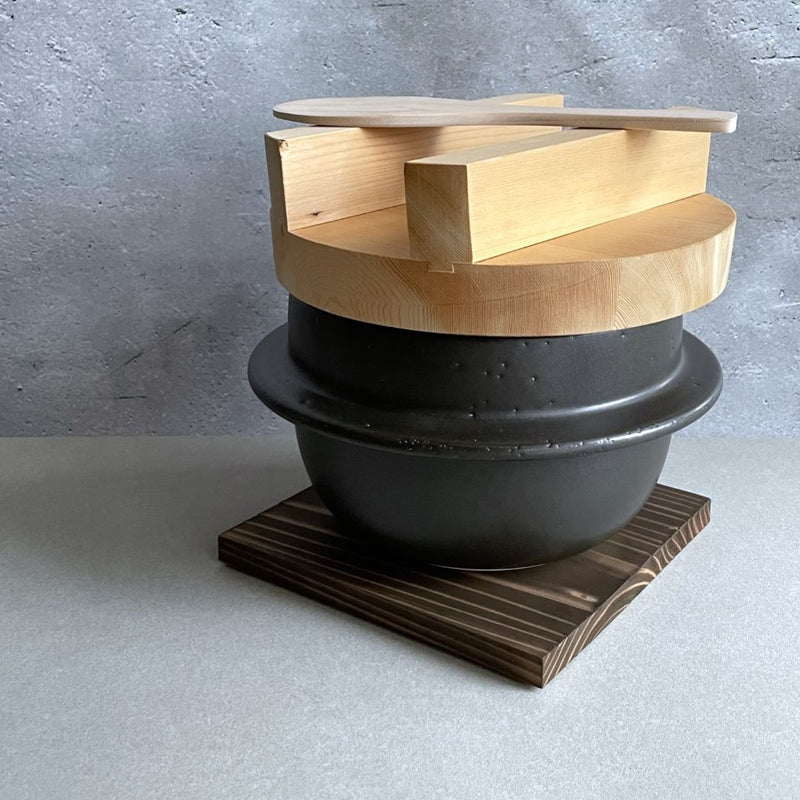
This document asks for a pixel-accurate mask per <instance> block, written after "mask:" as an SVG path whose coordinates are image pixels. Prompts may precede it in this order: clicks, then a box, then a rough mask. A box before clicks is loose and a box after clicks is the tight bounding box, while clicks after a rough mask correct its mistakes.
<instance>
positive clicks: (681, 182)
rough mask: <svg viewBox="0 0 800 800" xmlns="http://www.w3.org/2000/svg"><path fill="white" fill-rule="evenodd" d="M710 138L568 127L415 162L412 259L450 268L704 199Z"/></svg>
mask: <svg viewBox="0 0 800 800" xmlns="http://www.w3.org/2000/svg"><path fill="white" fill-rule="evenodd" d="M710 139H711V135H710V134H708V133H685V132H679V131H642V130H627V131H626V130H584V129H582V130H567V131H560V132H556V133H549V134H546V135H544V136H536V137H530V138H527V139H522V140H515V141H510V142H499V143H493V144H489V145H485V146H482V147H476V148H471V149H467V150H461V151H454V152H450V153H444V154H438V155H434V156H430V157H427V158H421V159H415V160H412V161H409V162H408V163H406V167H405V194H406V208H407V213H408V229H409V241H410V245H411V256H412V258H417V259H420V260H425V261H428V262H429V263H430V265H431V269H432V270H434V271H452V270H453V264H454V263H456V264H459V263H461V264H463V263H474V262H477V261H482V260H484V259H487V258H492V257H494V256H497V255H501V254H503V253H508V252H511V251H513V250H518V249H520V248H523V247H527V246H529V245H533V244H536V243H538V242H544V241H546V240H548V239H553V238H555V237H558V236H563V235H565V234H568V233H572V232H574V231H578V230H582V229H583V228H588V227H591V226H593V225H599V224H601V223H604V222H609V221H610V220H614V219H618V218H620V217H625V216H628V215H630V214H635V213H638V212H640V211H645V210H647V209H649V208H654V207H656V206H660V205H664V204H666V203H671V202H674V201H676V200H680V199H682V198H685V197H690V196H692V195H695V194H700V193H701V192H704V191H705V186H706V172H707V168H708V152H709V145H710Z"/></svg>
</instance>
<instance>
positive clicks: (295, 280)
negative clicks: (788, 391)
mask: <svg viewBox="0 0 800 800" xmlns="http://www.w3.org/2000/svg"><path fill="white" fill-rule="evenodd" d="M735 221H736V215H735V213H734V211H733V209H732V208H731V207H730V206H728V205H727V204H726V203H724V202H723V201H722V200H719V199H717V198H715V197H713V196H712V195H709V194H699V195H695V196H693V197H689V198H686V199H684V200H679V201H677V202H675V203H669V204H667V205H664V206H659V207H657V208H653V209H649V210H648V211H643V212H640V213H638V214H633V215H631V216H628V217H623V218H621V219H618V220H613V221H611V222H606V223H604V224H602V225H597V226H594V227H592V228H587V229H584V230H581V231H577V232H575V233H571V234H568V235H566V236H561V237H559V238H557V239H551V240H549V241H546V242H540V243H539V244H535V245H532V246H530V247H526V248H522V249H520V250H516V251H513V252H511V253H506V254H504V255H502V256H496V257H494V258H490V259H487V260H485V261H482V262H480V263H476V264H457V265H455V268H454V270H453V272H431V271H429V269H428V267H429V265H428V263H426V262H424V261H419V260H414V259H412V258H411V257H410V246H409V240H408V228H407V225H406V215H405V206H393V207H391V208H387V209H383V210H380V211H374V212H371V213H368V214H361V215H359V216H356V217H350V218H347V219H342V220H336V221H334V222H328V223H324V224H322V225H316V226H312V227H308V228H303V229H300V230H297V231H293V232H289V231H287V230H286V229H285V227H282V221H281V220H280V219H274V218H273V237H274V243H275V254H276V269H277V273H278V278H279V280H280V282H281V284H282V285H283V286H284V287H285V288H286V289H287V290H288V291H289V292H290V293H291V294H293V295H295V296H296V297H298V298H299V299H300V300H302V301H303V302H306V303H308V304H310V305H312V306H315V307H317V308H321V309H324V310H326V311H329V312H331V313H333V314H339V315H341V316H345V317H350V318H351V319H358V320H362V321H364V322H373V323H376V324H379V325H389V326H392V327H397V328H407V329H409V330H419V331H430V332H434V333H460V334H470V335H479V336H562V335H569V334H578V333H594V332H598V331H606V330H614V329H619V328H630V327H635V326H637V325H645V324H648V323H651V322H659V321H661V320H664V319H670V318H671V317H676V316H680V315H682V314H685V313H687V312H689V311H692V310H693V309H696V308H699V307H700V306H703V305H705V304H706V303H709V302H710V301H711V300H713V299H714V298H715V297H717V296H718V295H719V294H720V292H721V291H722V290H723V289H724V288H725V284H726V282H727V278H728V268H729V264H730V256H731V247H732V244H733V234H734V228H735Z"/></svg>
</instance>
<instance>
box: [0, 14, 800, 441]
mask: <svg viewBox="0 0 800 800" xmlns="http://www.w3.org/2000/svg"><path fill="white" fill-rule="evenodd" d="M1 7H2V9H3V11H2V14H0V82H2V83H1V85H0V104H1V105H0V111H1V112H2V113H0V117H2V125H0V149H1V150H2V153H1V155H2V158H1V159H0V190H1V191H0V272H1V274H0V324H1V325H2V328H1V329H0V331H1V333H2V348H0V375H2V379H0V434H5V435H16V434H64V433H80V434H86V433H90V434H91V433H112V432H113V433H160V434H177V433H239V432H242V433H252V432H268V431H270V430H273V429H277V428H280V427H282V423H280V422H279V421H277V420H276V419H275V418H274V417H272V416H271V415H270V414H269V413H267V412H266V411H265V410H264V409H263V407H262V406H261V405H260V404H259V403H258V402H257V401H256V400H255V399H254V398H253V397H252V396H251V393H250V390H249V388H248V386H247V384H246V380H245V365H246V360H247V356H248V354H249V352H250V350H251V349H252V347H253V346H254V345H255V343H256V342H257V341H258V339H259V338H260V337H261V336H262V335H263V334H264V333H265V332H266V331H268V330H270V329H271V328H273V327H274V326H276V325H278V324H279V323H280V322H282V321H283V319H284V316H285V306H286V295H285V293H284V291H283V290H282V289H281V288H280V287H279V286H278V285H277V284H276V282H275V279H274V276H273V267H272V263H271V255H270V247H269V230H268V223H267V211H268V206H269V199H268V193H267V180H266V169H265V165H264V155H263V146H262V134H263V132H264V131H266V130H269V129H271V128H275V127H281V125H279V124H276V123H275V121H274V120H273V119H272V118H271V116H270V108H271V106H272V105H273V104H274V103H276V102H278V101H280V100H286V99H291V98H297V97H310V96H319V95H325V94H339V95H354V94H437V95H443V96H452V97H465V98H472V97H481V96H486V95H492V94H501V93H508V92H524V91H557V92H563V93H565V94H566V95H567V99H568V101H569V102H570V103H572V104H582V105H621V106H625V105H627V106H648V105H651V106H670V105H679V104H687V105H705V106H708V107H719V108H732V109H737V110H739V111H740V113H741V117H740V127H739V131H738V132H737V133H736V134H734V135H732V136H717V137H715V138H714V141H713V156H712V166H711V178H710V190H711V191H713V192H714V193H716V194H718V195H719V196H721V197H722V198H724V199H726V200H727V201H728V202H730V203H731V204H732V205H733V206H734V207H735V208H736V209H737V211H738V213H739V220H740V221H739V228H738V234H737V243H736V248H735V259H734V264H733V270H732V274H731V281H730V285H729V288H728V289H727V290H726V292H725V293H724V295H723V296H722V297H721V298H720V299H719V300H717V301H716V302H715V303H713V304H712V305H711V306H709V307H707V308H705V309H703V310H701V311H698V312H695V313H693V314H692V315H690V316H689V317H687V320H686V324H687V328H688V329H690V330H692V331H693V332H695V333H697V334H699V335H700V336H701V337H702V338H704V339H705V340H706V342H708V344H709V345H710V346H711V347H712V348H713V349H714V350H715V351H716V353H717V354H718V356H719V358H720V360H721V361H722V363H723V366H724V368H725V373H726V379H727V382H726V387H725V391H724V394H723V399H722V400H721V401H720V403H719V404H718V405H717V407H716V408H715V409H714V411H712V412H711V414H710V415H708V416H707V417H706V418H705V419H704V420H703V421H702V422H700V423H698V424H697V425H695V426H693V428H692V429H691V430H692V431H693V432H695V433H700V432H704V433H725V432H737V433H743V434H751V433H784V434H791V433H798V428H799V426H798V420H800V396H799V393H800V368H799V367H798V345H799V344H800V325H798V313H799V312H800V286H799V285H798V270H797V267H798V251H799V250H800V233H798V205H800V203H799V202H798V201H800V190H798V186H800V110H799V109H798V97H799V96H800V7H798V5H797V3H796V2H777V0H773V1H772V2H760V1H759V0H756V1H751V2H746V1H745V2H732V1H731V0H722V1H721V2H690V0H665V1H664V2H660V3H651V2H648V3H635V2H630V0H624V1H623V0H612V2H590V1H589V0H552V2H542V3H534V2H523V3H511V2H498V1H497V0H490V1H489V2H471V1H470V0H462V2H458V3H446V2H441V1H440V2H436V1H435V0H406V1H405V2H402V1H401V0H391V1H390V0H372V1H371V2H367V1H366V0H294V1H292V0H282V2H277V0H262V2H254V0H239V1H238V2H230V0H229V1H228V2H222V1H221V0H217V1H216V2H212V1H211V0H208V1H206V2H203V1H202V0H198V1H195V0H174V2H171V3H166V2H160V1H159V0H128V1H127V2H121V1H120V0H106V2H103V3H99V2H98V3H87V2H77V0H62V2H44V1H39V2H37V1H36V0H16V1H15V0H3V2H2V6H1Z"/></svg>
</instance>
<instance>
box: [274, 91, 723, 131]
mask: <svg viewBox="0 0 800 800" xmlns="http://www.w3.org/2000/svg"><path fill="white" fill-rule="evenodd" d="M273 113H274V114H275V116H276V117H279V118H280V119H287V120H291V121H293V122H306V123H310V124H312V125H343V126H347V127H356V128H403V127H408V128H429V127H438V126H441V125H563V126H566V127H574V128H624V129H628V128H631V129H646V130H668V131H698V132H706V133H730V132H731V131H734V130H736V114H735V113H734V112H733V111H711V110H707V109H701V108H671V109H622V108H549V107H548V108H545V107H541V106H518V105H502V104H500V103H496V104H495V103H489V102H485V101H483V102H480V103H476V102H474V101H471V100H450V99H447V98H441V97H322V98H316V99H311V100H292V101H289V102H287V103H280V104H278V105H277V106H275V108H274V109H273Z"/></svg>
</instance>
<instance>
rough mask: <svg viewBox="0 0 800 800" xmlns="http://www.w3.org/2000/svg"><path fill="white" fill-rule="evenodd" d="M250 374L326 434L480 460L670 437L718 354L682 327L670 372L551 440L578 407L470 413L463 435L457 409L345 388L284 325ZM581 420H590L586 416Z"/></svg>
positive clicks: (709, 394) (264, 394) (267, 395)
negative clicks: (313, 363) (416, 405)
mask: <svg viewBox="0 0 800 800" xmlns="http://www.w3.org/2000/svg"><path fill="white" fill-rule="evenodd" d="M248 379H249V381H250V385H251V386H252V388H253V391H254V392H255V394H256V395H257V396H258V398H259V399H260V400H261V401H262V402H263V403H264V404H265V405H266V406H268V407H269V408H270V409H272V410H273V411H274V412H275V413H276V414H279V415H280V416H282V417H284V418H286V419H288V420H290V421H291V422H293V423H295V424H297V425H306V426H308V427H310V428H314V429H315V430H317V431H319V432H321V433H325V434H327V435H329V436H334V437H338V438H342V439H346V440H348V441H351V442H358V443H360V444H363V445H366V446H371V447H378V448H383V449H389V450H395V451H401V452H405V453H409V454H418V455H432V456H440V457H444V458H474V459H484V460H495V459H517V458H521V459H533V458H557V457H565V456H573V455H584V454H589V453H597V452H603V451H607V450H611V449H615V448H618V447H625V446H627V445H633V444H638V443H640V442H644V441H647V440H650V439H654V438H657V437H660V436H667V435H670V434H672V433H674V432H675V431H677V430H680V429H681V428H683V427H685V426H687V425H689V424H690V423H692V422H694V420H696V419H698V418H699V417H701V416H702V415H703V414H705V413H706V412H707V411H708V410H709V409H710V408H711V406H713V405H714V403H715V402H716V400H717V398H718V397H719V394H720V392H721V390H722V370H721V368H720V365H719V362H718V361H717V359H716V357H715V356H714V354H713V353H712V352H711V350H709V348H708V347H706V346H705V345H704V344H703V343H702V342H701V341H700V340H699V339H697V338H696V337H695V336H692V335H691V334H689V333H686V332H684V333H683V343H682V347H681V356H680V359H679V363H678V365H677V367H676V368H675V370H673V372H672V373H671V374H670V375H669V376H668V377H667V379H666V380H665V381H664V382H663V383H661V384H660V385H658V386H657V387H654V389H653V390H652V391H650V392H648V393H647V394H646V395H645V396H637V397H636V398H633V399H631V400H630V401H627V402H626V401H623V402H622V403H620V402H615V403H611V404H608V405H607V407H605V408H604V407H602V406H601V407H597V406H595V407H592V408H591V409H587V411H590V412H591V424H590V425H589V426H588V427H589V428H590V429H591V430H589V431H588V434H589V435H584V436H583V437H582V438H581V439H579V440H576V439H570V438H568V437H567V436H566V435H565V436H562V437H560V438H558V439H556V438H554V433H553V432H554V431H558V430H559V429H560V430H561V431H562V432H564V431H567V430H571V429H572V430H574V429H575V425H574V415H575V413H576V412H574V411H573V412H571V414H572V417H570V412H569V411H567V412H565V411H563V410H558V411H555V412H554V411H549V410H547V409H536V410H531V411H527V412H526V413H524V414H521V415H520V418H519V419H518V420H517V421H516V422H514V423H509V421H508V420H507V419H503V420H499V419H495V420H493V419H492V418H491V416H489V415H487V416H485V417H483V418H481V419H477V420H476V421H475V426H476V427H475V436H474V437H473V438H465V437H464V433H463V431H464V422H465V418H464V415H463V414H458V413H449V414H448V413H447V412H442V411H433V410H431V411H426V410H424V409H418V410H415V414H414V419H413V421H409V418H408V415H407V414H406V413H404V411H403V410H402V409H395V408H390V407H387V406H378V405H369V404H364V403H359V402H357V401H354V400H353V399H351V398H344V397H341V396H339V395H336V394H334V393H333V392H331V391H330V389H329V388H328V387H326V386H323V385H320V384H319V382H317V381H315V380H314V378H313V377H312V376H310V375H309V374H308V373H307V372H306V371H305V370H303V369H302V368H301V367H299V366H298V365H297V364H296V363H295V362H294V360H293V359H292V358H291V356H290V355H289V344H288V326H287V325H282V326H280V327H279V328H277V329H275V330H274V331H272V332H271V333H269V334H268V335H267V336H265V337H264V339H262V341H261V342H260V343H259V344H258V345H257V346H256V348H255V350H254V351H253V353H252V355H251V357H250V361H249V364H248ZM621 408H622V409H623V413H620V410H621ZM579 413H580V412H579ZM584 414H585V412H584ZM621 417H624V424H623V423H622V420H621ZM583 422H584V425H583V427H584V428H586V427H587V426H586V424H585V422H586V417H585V416H584V420H583ZM539 424H541V428H542V429H543V430H546V431H548V435H549V436H550V437H551V438H549V439H544V440H541V439H537V438H536V436H535V430H534V432H532V429H535V428H538V427H539ZM578 427H580V425H579V426H578Z"/></svg>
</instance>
